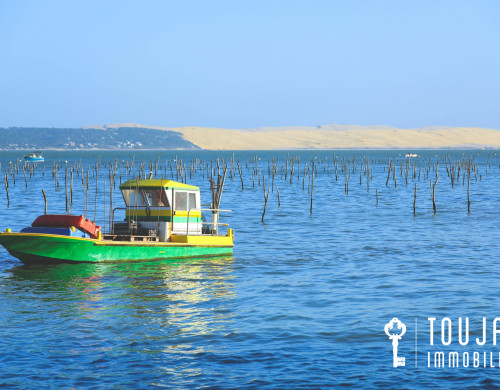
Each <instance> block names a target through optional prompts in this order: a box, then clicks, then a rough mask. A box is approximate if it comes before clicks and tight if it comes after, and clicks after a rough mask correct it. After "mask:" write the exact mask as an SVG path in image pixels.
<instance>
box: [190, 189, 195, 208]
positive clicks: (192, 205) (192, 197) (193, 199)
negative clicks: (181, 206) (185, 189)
mask: <svg viewBox="0 0 500 390" xmlns="http://www.w3.org/2000/svg"><path fill="white" fill-rule="evenodd" d="M195 208H196V194H194V193H192V192H190V193H189V210H191V209H195Z"/></svg>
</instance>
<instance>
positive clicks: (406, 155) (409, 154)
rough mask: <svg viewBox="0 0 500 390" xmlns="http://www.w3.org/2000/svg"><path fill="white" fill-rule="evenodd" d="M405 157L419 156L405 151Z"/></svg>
mask: <svg viewBox="0 0 500 390" xmlns="http://www.w3.org/2000/svg"><path fill="white" fill-rule="evenodd" d="M405 157H420V155H418V154H417V153H406V154H405Z"/></svg>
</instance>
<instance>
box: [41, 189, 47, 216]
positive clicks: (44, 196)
mask: <svg viewBox="0 0 500 390" xmlns="http://www.w3.org/2000/svg"><path fill="white" fill-rule="evenodd" d="M42 194H43V201H44V202H45V208H44V214H47V195H45V191H44V190H43V189H42Z"/></svg>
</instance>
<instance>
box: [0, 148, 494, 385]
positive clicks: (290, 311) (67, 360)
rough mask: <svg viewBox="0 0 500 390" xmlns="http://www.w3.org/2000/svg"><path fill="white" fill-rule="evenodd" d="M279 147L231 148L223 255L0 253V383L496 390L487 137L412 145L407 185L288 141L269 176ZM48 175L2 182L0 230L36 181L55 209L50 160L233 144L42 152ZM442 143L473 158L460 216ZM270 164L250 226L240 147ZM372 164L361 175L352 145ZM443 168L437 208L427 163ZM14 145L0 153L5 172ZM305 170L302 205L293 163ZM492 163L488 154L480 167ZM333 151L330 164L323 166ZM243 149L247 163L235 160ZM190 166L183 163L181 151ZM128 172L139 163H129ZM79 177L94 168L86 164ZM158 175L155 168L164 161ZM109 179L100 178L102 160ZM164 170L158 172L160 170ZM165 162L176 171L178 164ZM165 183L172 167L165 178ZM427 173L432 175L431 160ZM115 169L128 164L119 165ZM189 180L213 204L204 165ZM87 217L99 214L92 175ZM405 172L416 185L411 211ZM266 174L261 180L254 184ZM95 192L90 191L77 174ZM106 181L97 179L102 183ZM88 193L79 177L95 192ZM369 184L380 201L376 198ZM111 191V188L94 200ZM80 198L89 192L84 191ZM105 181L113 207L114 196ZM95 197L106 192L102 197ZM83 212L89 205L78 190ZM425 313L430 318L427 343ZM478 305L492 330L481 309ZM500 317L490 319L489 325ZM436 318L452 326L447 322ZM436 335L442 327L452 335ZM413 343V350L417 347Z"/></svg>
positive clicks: (383, 155) (23, 209)
mask: <svg viewBox="0 0 500 390" xmlns="http://www.w3.org/2000/svg"><path fill="white" fill-rule="evenodd" d="M286 154H287V152H272V153H271V152H237V153H235V155H234V156H235V160H239V161H240V164H241V166H242V168H243V176H244V185H245V188H244V190H242V189H241V182H240V178H239V175H238V173H236V176H235V177H234V178H233V179H231V178H230V177H229V174H228V177H227V179H226V187H225V191H224V194H223V197H222V203H221V206H222V207H223V208H228V209H232V210H234V212H233V213H232V214H231V215H229V216H228V217H227V218H226V219H225V222H228V223H230V224H231V227H232V228H233V229H234V230H235V235H236V245H235V249H234V256H233V257H226V258H212V259H190V260H172V261H159V262H140V263H120V264H61V265H52V266H34V265H33V266H25V265H22V263H21V262H19V261H18V260H17V259H15V258H13V257H12V256H10V255H9V254H8V253H7V252H6V251H5V250H4V249H3V248H1V249H0V334H1V340H2V342H1V343H0V386H10V387H13V388H31V389H33V388H41V387H49V388H56V387H57V388H118V389H119V388H155V387H168V388H259V389H260V388H280V389H282V388H324V387H329V386H331V387H334V386H335V387H340V386H351V387H362V388H379V387H385V388H404V387H406V388H418V387H450V388H458V387H460V388H462V387H495V386H496V385H498V384H499V383H500V368H498V365H499V361H498V359H499V358H498V355H499V351H500V345H499V346H498V347H497V346H496V345H493V341H492V337H493V328H492V323H493V320H494V318H495V317H497V316H500V295H499V294H498V289H499V287H500V282H499V280H500V265H499V264H498V262H499V260H500V228H499V221H500V190H499V189H500V158H499V154H500V153H499V152H498V151H491V152H490V151H479V152H478V151H446V152H436V151H420V152H419V154H420V155H421V157H420V158H419V159H418V160H417V161H418V165H417V173H418V169H419V168H420V170H421V174H420V175H421V176H420V180H418V177H417V178H416V179H415V178H412V177H411V176H412V175H411V173H410V175H409V176H410V177H409V179H408V180H409V182H408V185H406V183H405V179H404V173H403V177H401V176H400V163H401V161H403V160H404V153H402V152H398V151H376V152H375V151H370V152H365V151H343V152H336V151H316V152H290V155H291V156H298V155H300V158H301V169H300V179H299V178H297V176H296V175H297V174H296V173H295V175H294V179H293V182H292V183H291V184H290V182H289V177H288V180H287V181H285V180H284V177H283V179H282V178H281V177H280V168H281V165H282V164H284V161H285V159H286ZM45 155H46V160H47V161H46V169H45V176H44V177H43V176H42V171H41V170H40V169H39V170H38V171H37V172H36V175H35V176H34V177H33V178H31V179H30V178H29V176H28V189H26V188H25V182H24V176H23V174H22V172H20V174H19V175H18V176H17V178H16V184H15V185H14V184H13V178H12V177H10V179H9V183H10V189H9V194H10V199H11V204H10V207H9V208H7V202H6V197H5V188H4V186H3V183H1V184H2V185H0V217H1V218H0V229H1V230H4V229H5V228H12V229H13V230H14V231H18V230H19V229H21V228H22V227H24V226H27V225H29V224H30V223H31V222H32V220H33V219H34V218H35V217H36V216H37V215H39V214H42V213H43V197H42V194H41V189H42V188H43V189H45V191H46V192H47V194H48V204H49V212H50V213H64V211H65V191H64V168H62V170H61V171H60V173H59V181H60V187H59V188H58V189H55V188H54V179H53V178H52V176H51V167H52V163H53V162H54V161H60V162H61V163H62V164H63V166H64V164H65V163H64V161H68V165H72V164H73V163H74V162H75V161H81V162H82V163H83V165H84V166H87V165H89V164H94V163H95V161H96V160H97V159H101V161H103V162H105V163H109V162H114V161H115V159H117V160H118V161H122V160H131V159H132V156H133V155H135V161H136V162H140V161H141V160H143V161H145V162H146V165H147V166H148V167H149V161H150V160H155V159H157V158H158V157H159V158H160V163H161V167H162V168H161V169H162V170H164V168H165V161H166V160H169V161H172V159H173V158H175V156H177V157H178V158H179V159H181V158H182V159H183V160H184V161H185V162H187V163H188V164H189V162H190V161H191V160H192V159H195V158H197V159H200V160H203V161H210V160H211V159H214V158H217V157H224V158H226V159H230V158H231V155H232V153H229V152H189V153H188V152H177V153H173V152H135V153H132V152H131V153H125V152H123V153H112V152H100V153H98V152H86V153H83V152H79V153H68V152H64V153H63V152H47V153H45ZM334 155H336V156H337V158H338V159H342V158H346V159H350V160H351V167H353V164H352V161H353V158H354V156H356V164H357V169H356V172H355V173H351V177H350V181H349V194H348V195H346V194H345V188H344V184H345V182H344V174H343V173H341V172H340V167H339V172H338V181H336V180H335V171H334V166H333V156H334ZM445 155H449V158H450V160H451V162H453V163H455V162H456V161H457V159H459V158H462V156H463V155H465V156H467V157H473V158H474V163H475V164H477V167H478V172H477V178H476V175H475V174H473V176H472V178H471V186H470V194H471V201H472V203H471V213H470V214H468V213H467V190H466V188H467V181H465V185H462V172H463V171H462V172H461V175H460V179H459V182H458V183H456V185H455V187H454V188H452V187H451V180H450V178H449V177H448V176H447V172H446V167H445V162H444V161H445V160H444V159H445ZM254 156H258V158H260V160H258V168H259V169H261V171H262V173H266V176H267V172H268V161H269V160H271V159H272V158H273V157H274V158H275V159H279V160H278V161H279V162H278V173H277V177H276V178H275V185H278V187H279V191H280V201H281V205H280V207H278V198H277V191H276V188H274V192H271V193H270V195H269V201H268V205H267V211H266V215H265V223H264V224H263V223H261V215H262V208H263V203H264V194H263V189H262V186H259V185H258V178H255V186H252V173H251V169H252V168H253V167H254V163H253V162H252V163H250V162H249V161H250V159H251V158H252V157H254ZM364 156H366V157H367V158H368V160H369V161H370V169H372V170H373V171H372V174H373V178H372V179H371V180H370V183H369V188H367V180H366V176H362V184H359V174H360V173H359V172H360V171H359V169H360V166H361V160H362V158H363V157H364ZM438 156H439V158H440V164H439V182H438V184H437V185H436V206H437V213H436V214H435V215H434V213H433V210H432V201H431V198H430V194H431V190H430V183H429V179H427V178H426V179H425V180H424V170H425V167H427V165H428V164H429V161H431V165H432V164H435V163H436V162H437V157H438ZM19 157H21V158H22V153H10V152H9V153H7V152H2V153H0V161H1V163H2V166H1V175H2V181H3V175H4V173H5V171H6V169H8V165H9V161H12V162H14V161H15V159H16V158H19ZM314 157H316V159H315V160H314V161H315V162H316V165H317V166H318V175H317V177H315V179H314V203H313V212H312V214H311V213H310V211H309V208H310V196H309V194H308V179H309V176H308V179H306V180H305V182H304V188H303V186H302V181H303V179H302V177H303V167H304V163H305V162H308V165H310V162H311V159H314ZM389 158H391V159H393V161H395V163H396V179H397V187H395V186H394V181H393V179H392V176H391V179H390V181H389V183H388V186H386V185H385V183H386V179H387V171H386V170H385V169H384V167H385V168H387V166H388V164H387V161H388V159H389ZM488 160H489V163H488ZM328 161H329V162H330V163H329V166H328ZM247 162H249V168H250V169H248V170H247V167H246V163H247ZM188 167H189V165H188ZM136 173H137V168H136ZM91 175H92V174H91ZM159 175H160V174H159ZM106 176H107V174H106ZM167 176H168V177H169V178H170V176H171V175H170V169H168V175H167ZM174 176H175V175H174ZM174 179H175V177H174ZM430 179H432V180H433V181H434V179H435V176H434V173H433V172H431V174H430ZM123 180H125V174H123ZM74 182H75V183H74V205H73V206H72V210H71V211H72V213H81V212H83V211H82V210H83V195H82V184H81V178H80V177H79V176H76V175H75V178H74ZM188 182H189V183H192V184H195V185H199V186H200V187H201V189H202V191H203V192H202V201H205V202H209V201H210V195H209V191H208V188H209V187H208V182H207V178H206V174H205V175H204V174H203V173H202V172H201V171H198V172H197V173H195V174H194V177H193V178H192V179H189V169H188ZM99 183H100V189H99V194H98V197H99V201H98V204H99V207H98V208H99V209H98V210H96V215H97V222H98V223H100V224H103V219H104V217H103V210H102V204H103V199H104V198H103V187H102V186H101V185H102V183H103V178H102V177H101V178H100V182H99ZM415 183H417V184H418V189H417V200H416V216H415V217H414V216H413V197H414V190H415ZM270 184H271V180H270V178H269V177H266V186H269V185H270ZM90 188H91V189H92V188H95V181H94V179H93V178H92V176H91V178H90ZM106 190H107V194H109V181H108V182H107V189H106ZM91 191H92V190H91ZM376 191H377V192H378V205H377V204H376V200H377V199H376ZM107 196H108V195H106V197H107ZM90 198H91V199H92V196H90ZM120 205H121V201H120V195H119V193H117V192H115V199H114V207H117V206H120ZM106 207H107V210H109V206H108V205H107V206H106ZM88 209H89V211H88V215H89V216H90V217H91V218H93V214H94V206H93V202H91V201H89V206H88ZM393 317H398V318H399V319H400V320H401V321H403V323H405V324H406V327H407V331H406V334H405V335H404V336H403V337H402V339H401V340H400V342H399V347H398V356H400V357H405V359H406V365H405V367H397V368H394V367H392V344H391V341H390V340H389V338H388V336H387V335H386V334H385V333H384V325H385V324H386V323H387V322H388V321H389V320H390V319H392V318H393ZM428 317H435V318H436V321H435V325H434V326H435V332H436V333H435V340H434V344H435V345H433V346H431V345H430V333H429V321H428V320H427V318H428ZM443 317H449V318H450V319H451V321H452V328H451V329H452V343H451V344H450V345H443V344H442V341H441V320H442V318H443ZM459 317H462V319H463V318H464V317H469V319H470V342H469V344H468V345H466V346H461V345H460V344H459V343H458V318H459ZM483 317H486V318H487V334H486V338H487V341H486V343H485V345H478V344H477V343H476V342H475V339H476V337H479V338H481V337H482V319H483ZM499 328H500V326H499ZM446 332H447V330H446ZM446 332H445V336H446V337H447V333H446ZM416 350H417V353H415V352H416ZM435 351H445V352H446V356H447V353H448V352H449V351H459V352H460V353H461V355H460V356H461V359H462V357H463V355H462V353H463V352H464V351H466V352H470V357H471V360H470V365H469V367H463V362H462V360H461V361H460V367H458V368H448V361H446V366H445V368H434V366H433V364H434V362H433V360H431V363H430V365H431V367H427V365H428V361H427V359H428V355H427V352H431V356H432V357H433V356H434V355H433V354H434V352H435ZM475 351H477V352H479V353H480V357H481V359H482V358H483V353H484V352H486V353H487V356H488V363H487V366H489V365H490V361H489V356H490V355H489V354H490V352H492V353H493V356H496V357H495V358H494V360H493V365H495V366H496V368H491V367H486V368H485V367H484V366H483V360H481V362H480V366H479V367H473V358H472V357H473V352H475Z"/></svg>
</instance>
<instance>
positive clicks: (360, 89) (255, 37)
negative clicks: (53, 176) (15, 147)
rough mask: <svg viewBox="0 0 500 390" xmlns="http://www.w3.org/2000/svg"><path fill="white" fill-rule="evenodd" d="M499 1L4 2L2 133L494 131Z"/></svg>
mask: <svg viewBox="0 0 500 390" xmlns="http://www.w3.org/2000/svg"><path fill="white" fill-rule="evenodd" d="M499 21H500V1H496V0H489V1H486V0H469V1H461V0H449V1H445V0H415V1H404V0H394V1H391V0H378V1H374V0H343V1H337V0H307V1H306V0H301V1H298V0H227V1H224V0H211V1H208V0H200V1H195V0H193V1H191V0H170V1H169V0H161V1H155V0H143V1H138V0H137V1H126V0H116V1H115V0H71V1H67V0H58V1H51V0H37V1H30V0H23V1H18V0H0V127H13V126H29V127H83V126H89V125H100V124H107V123H117V122H134V123H141V124H144V125H152V126H167V127H183V126H204V127H222V128H239V129H244V128H255V127H261V126H295V125H302V126H317V125H326V124H357V125H388V126H395V127H401V128H415V127H426V126H466V127H469V126H474V127H486V128H494V129H500V110H499V108H500V49H499V48H500V23H499Z"/></svg>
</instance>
